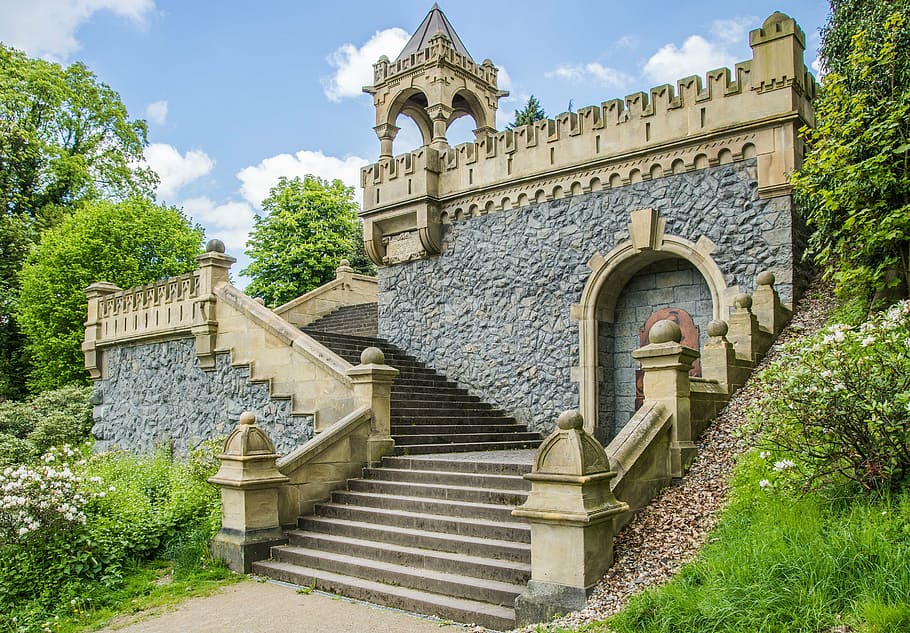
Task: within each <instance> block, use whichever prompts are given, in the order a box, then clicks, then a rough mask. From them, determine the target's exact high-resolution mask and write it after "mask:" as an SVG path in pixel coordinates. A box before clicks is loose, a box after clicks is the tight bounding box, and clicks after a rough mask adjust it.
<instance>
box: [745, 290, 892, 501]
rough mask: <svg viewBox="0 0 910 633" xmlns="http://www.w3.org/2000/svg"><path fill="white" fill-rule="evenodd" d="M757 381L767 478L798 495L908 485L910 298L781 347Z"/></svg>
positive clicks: (755, 414)
mask: <svg viewBox="0 0 910 633" xmlns="http://www.w3.org/2000/svg"><path fill="white" fill-rule="evenodd" d="M783 352H784V353H783V354H781V357H780V359H779V360H777V361H776V362H774V363H773V364H771V365H770V366H769V367H768V368H767V369H766V370H765V371H764V372H763V373H762V376H761V378H760V383H761V387H762V390H763V392H764V396H763V397H762V399H761V400H760V401H759V403H758V404H757V405H756V406H755V407H754V408H753V410H752V412H751V418H752V420H753V422H754V423H755V425H756V426H757V427H758V428H759V430H760V431H761V432H762V434H763V437H764V442H765V443H766V444H767V446H766V448H767V450H768V451H769V454H768V455H767V458H768V459H769V460H770V462H769V477H768V478H767V479H764V480H762V483H761V484H760V485H762V487H766V488H767V487H772V486H773V485H774V484H775V481H776V480H778V479H782V478H783V479H786V480H788V481H791V482H795V483H798V484H799V485H800V486H802V487H803V488H804V489H812V488H821V487H825V486H827V485H830V484H837V483H844V482H849V483H852V484H855V485H857V486H858V487H859V488H860V489H861V490H863V491H885V490H894V489H899V488H902V487H903V486H905V485H907V483H908V480H910V302H908V301H903V302H901V303H898V304H896V305H894V306H893V307H892V308H891V309H889V310H888V311H887V312H884V313H882V314H879V315H877V316H876V317H874V318H872V319H871V320H869V321H868V322H866V323H863V324H862V325H860V326H858V327H852V326H848V325H833V326H831V327H829V328H827V329H825V330H823V331H821V332H819V333H818V334H817V335H815V336H813V337H810V338H809V339H802V340H800V341H797V342H795V343H794V344H791V345H790V346H788V347H787V348H785V349H784V350H783Z"/></svg>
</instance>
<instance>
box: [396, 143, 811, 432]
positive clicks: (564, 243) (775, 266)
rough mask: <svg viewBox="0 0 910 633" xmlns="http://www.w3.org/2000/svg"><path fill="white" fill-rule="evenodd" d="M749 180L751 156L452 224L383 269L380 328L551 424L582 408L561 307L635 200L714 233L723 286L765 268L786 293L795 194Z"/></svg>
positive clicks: (572, 335) (497, 400)
mask: <svg viewBox="0 0 910 633" xmlns="http://www.w3.org/2000/svg"><path fill="white" fill-rule="evenodd" d="M757 190H758V183H757V179H756V161H755V159H750V160H746V161H742V162H737V163H733V164H729V165H721V166H717V167H711V168H708V169H704V170H699V171H695V172H689V173H685V174H678V175H673V176H668V177H664V178H659V179H656V180H653V181H647V182H642V183H637V184H633V185H628V186H625V187H620V188H617V189H610V190H607V191H599V192H595V193H590V194H585V195H579V196H572V197H569V198H564V199H561V200H554V201H551V202H545V203H539V204H533V205H529V206H526V207H522V208H519V209H512V210H509V211H498V212H495V213H491V214H489V215H483V216H480V217H474V218H468V219H465V220H462V221H459V222H456V223H455V224H453V225H451V226H450V227H449V228H448V231H447V232H446V235H445V237H444V244H443V252H442V254H441V255H439V256H437V257H433V258H429V259H422V260H416V261H413V262H410V263H407V264H400V265H395V266H390V267H385V268H382V269H380V271H379V310H380V326H379V327H380V335H381V336H384V337H386V338H388V339H390V340H391V341H392V342H394V343H396V344H397V345H399V346H401V347H403V348H404V349H406V350H408V351H409V352H410V353H412V354H414V355H415V356H417V357H418V358H419V359H420V360H422V361H424V362H426V363H429V364H430V365H431V366H433V367H436V368H438V369H440V370H443V371H445V372H446V373H447V374H448V375H449V377H450V378H452V379H453V380H456V381H458V382H459V383H461V384H462V385H464V386H466V387H468V388H469V389H471V390H472V391H473V392H474V393H476V394H477V395H479V396H481V397H483V398H484V399H485V400H487V401H489V402H491V403H493V404H495V405H497V406H500V407H502V408H504V409H506V410H508V411H510V412H512V414H514V415H515V416H516V417H517V418H519V419H520V420H522V421H524V422H527V423H529V424H530V425H531V426H532V427H533V428H536V429H539V430H542V431H549V430H551V429H552V428H553V424H554V421H555V419H556V417H557V416H558V414H559V413H560V412H561V411H562V410H564V409H567V408H571V407H577V406H578V386H577V385H576V384H575V383H573V382H572V381H571V380H570V368H571V367H572V366H573V365H576V364H577V363H578V327H577V325H576V324H575V323H573V322H572V321H571V320H570V318H569V307H570V305H571V304H573V303H577V302H578V301H579V300H580V297H581V291H582V289H583V287H584V284H585V281H586V280H587V279H588V277H589V275H590V273H591V271H590V270H589V269H588V267H587V265H586V262H587V261H588V260H589V259H590V257H591V256H592V255H593V254H594V253H595V252H600V253H602V254H606V253H608V252H609V251H610V250H611V249H612V248H613V247H614V246H615V245H616V244H617V243H618V242H619V241H621V240H623V239H627V238H628V223H629V214H630V212H631V211H633V210H635V209H641V208H646V207H652V208H656V209H658V210H659V211H660V213H661V215H662V216H663V217H665V218H667V228H666V232H667V233H668V234H671V235H677V236H681V237H685V238H686V239H689V240H691V241H693V242H694V241H696V240H697V239H698V238H699V237H700V236H702V235H705V236H707V237H709V238H710V239H711V240H712V241H713V242H714V243H715V244H716V245H717V248H716V250H715V252H714V254H713V257H714V259H715V261H716V262H717V263H718V265H719V266H720V268H721V270H722V271H723V273H724V277H725V279H726V282H727V285H737V284H738V285H739V286H741V288H742V289H743V290H744V291H751V290H752V289H753V288H754V280H755V276H756V275H757V274H758V273H759V272H761V271H762V270H766V269H769V270H773V271H774V272H775V273H776V276H777V278H778V282H779V283H778V290H779V291H780V293H781V296H782V298H783V300H784V301H789V300H791V297H792V290H793V289H792V285H791V280H792V278H793V276H792V274H793V262H794V259H795V258H794V253H793V250H794V247H793V244H794V241H793V236H792V224H793V214H792V212H791V200H790V198H789V196H784V197H779V198H773V199H769V200H760V199H758V193H757Z"/></svg>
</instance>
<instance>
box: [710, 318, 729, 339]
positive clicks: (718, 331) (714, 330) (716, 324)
mask: <svg viewBox="0 0 910 633" xmlns="http://www.w3.org/2000/svg"><path fill="white" fill-rule="evenodd" d="M729 330H730V328H729V326H728V325H727V322H726V321H721V320H720V319H714V320H713V321H711V322H710V323H708V336H726V335H727V332H728V331H729Z"/></svg>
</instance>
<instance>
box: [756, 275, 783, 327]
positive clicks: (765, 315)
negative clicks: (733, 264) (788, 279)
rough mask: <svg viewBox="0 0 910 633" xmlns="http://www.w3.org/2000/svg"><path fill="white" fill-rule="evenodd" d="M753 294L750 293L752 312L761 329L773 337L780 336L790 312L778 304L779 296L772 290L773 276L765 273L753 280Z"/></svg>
mask: <svg viewBox="0 0 910 633" xmlns="http://www.w3.org/2000/svg"><path fill="white" fill-rule="evenodd" d="M755 285H756V287H755V292H754V293H752V312H753V314H755V317H756V318H757V319H758V324H759V326H761V328H762V329H764V330H767V331H768V332H770V333H771V334H773V335H774V336H777V335H778V334H780V332H781V330H783V329H784V324H786V322H787V321H788V320H789V319H790V310H788V309H787V308H786V307H785V306H783V305H782V304H781V302H780V295H779V294H777V290H775V289H774V274H773V273H769V272H767V271H765V272H763V273H759V274H758V276H757V277H756V278H755Z"/></svg>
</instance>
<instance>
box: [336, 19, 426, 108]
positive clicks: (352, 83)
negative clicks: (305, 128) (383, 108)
mask: <svg viewBox="0 0 910 633" xmlns="http://www.w3.org/2000/svg"><path fill="white" fill-rule="evenodd" d="M408 39H410V35H408V32H407V31H405V30H404V29H399V28H397V27H396V28H391V29H385V30H384V31H376V33H375V34H374V35H373V37H371V38H370V39H369V41H367V43H366V44H364V45H363V46H361V47H360V48H357V47H356V46H355V45H354V44H343V45H342V46H340V47H338V48H337V49H335V52H333V53H332V54H331V55H329V56H328V57H327V58H326V60H327V61H328V62H329V65H330V66H333V67H334V68H335V69H336V70H335V74H334V75H332V76H331V77H329V78H326V79H324V80H323V82H322V83H323V86H322V88H323V91H324V92H325V96H326V97H328V98H329V100H330V101H341V100H342V99H344V98H345V97H356V96H358V95H360V94H363V91H362V90H361V88H363V86H368V85H370V84H372V83H373V64H375V63H376V62H377V61H378V60H379V57H380V56H382V55H385V56H387V57H388V58H389V59H395V58H396V57H397V56H398V54H399V53H400V52H401V50H402V49H403V48H404V45H405V44H407V43H408Z"/></svg>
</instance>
